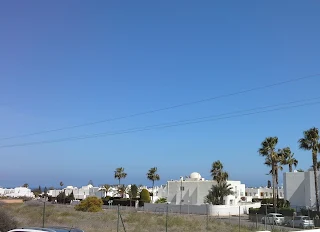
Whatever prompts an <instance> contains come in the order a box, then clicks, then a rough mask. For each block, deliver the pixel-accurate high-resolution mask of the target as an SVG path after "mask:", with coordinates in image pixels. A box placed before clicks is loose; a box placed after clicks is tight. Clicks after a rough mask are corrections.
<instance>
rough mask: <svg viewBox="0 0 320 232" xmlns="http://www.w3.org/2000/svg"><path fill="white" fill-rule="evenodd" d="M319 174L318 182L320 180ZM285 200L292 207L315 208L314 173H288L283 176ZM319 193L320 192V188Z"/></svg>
mask: <svg viewBox="0 0 320 232" xmlns="http://www.w3.org/2000/svg"><path fill="white" fill-rule="evenodd" d="M319 174H320V173H319V172H317V175H318V177H317V178H318V180H320V176H319ZM283 181H284V182H283V183H284V195H285V199H286V200H288V201H290V204H291V206H292V207H313V208H314V207H315V205H316V196H315V187H314V174H313V171H307V172H286V173H284V174H283ZM318 187H319V191H320V186H318Z"/></svg>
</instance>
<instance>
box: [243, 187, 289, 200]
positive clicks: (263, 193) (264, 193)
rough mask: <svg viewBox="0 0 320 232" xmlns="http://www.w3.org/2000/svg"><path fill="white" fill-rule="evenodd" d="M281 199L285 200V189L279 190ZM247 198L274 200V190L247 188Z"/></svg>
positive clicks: (280, 188)
mask: <svg viewBox="0 0 320 232" xmlns="http://www.w3.org/2000/svg"><path fill="white" fill-rule="evenodd" d="M278 195H279V199H283V198H284V189H283V187H279V188H278ZM246 197H251V198H258V199H266V198H272V188H268V187H258V188H246Z"/></svg>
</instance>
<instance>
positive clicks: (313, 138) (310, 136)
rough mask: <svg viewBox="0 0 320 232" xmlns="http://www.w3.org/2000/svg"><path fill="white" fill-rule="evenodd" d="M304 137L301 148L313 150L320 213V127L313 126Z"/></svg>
mask: <svg viewBox="0 0 320 232" xmlns="http://www.w3.org/2000/svg"><path fill="white" fill-rule="evenodd" d="M303 135H304V136H303V138H301V139H299V141H298V143H299V147H300V149H303V150H307V151H310V150H311V151H312V168H313V174H314V187H315V191H316V206H317V212H318V213H319V193H318V180H317V163H318V159H317V158H318V157H317V153H319V152H320V142H319V138H320V137H319V129H318V128H315V127H313V128H311V129H309V130H306V131H304V132H303Z"/></svg>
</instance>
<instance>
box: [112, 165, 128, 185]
mask: <svg viewBox="0 0 320 232" xmlns="http://www.w3.org/2000/svg"><path fill="white" fill-rule="evenodd" d="M126 177H127V173H125V172H124V168H123V167H120V168H116V170H115V171H114V178H115V179H118V181H119V186H120V180H121V179H124V178H126Z"/></svg>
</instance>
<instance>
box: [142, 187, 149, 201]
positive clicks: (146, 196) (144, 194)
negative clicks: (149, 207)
mask: <svg viewBox="0 0 320 232" xmlns="http://www.w3.org/2000/svg"><path fill="white" fill-rule="evenodd" d="M140 200H141V201H143V202H146V203H150V201H151V199H150V193H149V191H148V190H146V189H142V191H141V193H140Z"/></svg>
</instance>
